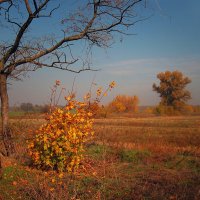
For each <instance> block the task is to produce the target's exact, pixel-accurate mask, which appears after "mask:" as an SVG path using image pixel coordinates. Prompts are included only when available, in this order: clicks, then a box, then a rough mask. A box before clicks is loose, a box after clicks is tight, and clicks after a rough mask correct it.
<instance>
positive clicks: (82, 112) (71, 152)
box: [29, 97, 93, 172]
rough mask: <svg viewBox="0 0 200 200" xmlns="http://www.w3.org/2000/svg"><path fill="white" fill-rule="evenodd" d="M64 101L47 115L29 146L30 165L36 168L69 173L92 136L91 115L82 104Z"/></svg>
mask: <svg viewBox="0 0 200 200" xmlns="http://www.w3.org/2000/svg"><path fill="white" fill-rule="evenodd" d="M68 101H69V102H68V104H67V105H66V106H65V107H64V108H56V109H55V110H54V111H53V112H52V113H51V114H49V115H48V118H47V123H46V124H44V125H43V126H41V127H40V128H39V130H37V132H36V136H35V138H34V140H33V141H32V142H31V143H30V144H29V150H30V151H29V152H30V155H31V158H32V160H33V163H34V165H36V166H37V167H39V168H43V169H49V168H51V169H56V170H58V171H64V170H67V171H68V172H71V171H73V170H74V169H75V168H77V167H78V165H79V163H80V160H81V157H82V151H83V144H84V143H85V142H86V141H87V139H88V138H89V137H90V136H91V135H92V134H93V131H92V126H93V119H92V118H91V117H92V113H91V112H90V111H89V110H87V109H86V104H85V103H83V102H78V101H76V100H73V99H70V97H69V98H68Z"/></svg>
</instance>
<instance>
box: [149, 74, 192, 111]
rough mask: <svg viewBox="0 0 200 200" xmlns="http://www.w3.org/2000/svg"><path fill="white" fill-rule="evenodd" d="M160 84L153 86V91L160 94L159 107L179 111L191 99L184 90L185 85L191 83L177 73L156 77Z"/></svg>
mask: <svg viewBox="0 0 200 200" xmlns="http://www.w3.org/2000/svg"><path fill="white" fill-rule="evenodd" d="M157 78H158V79H159V80H160V84H159V85H158V86H157V85H156V84H155V83H154V84H153V91H156V92H157V93H159V94H160V97H161V102H160V105H161V106H167V107H168V108H170V107H171V109H174V110H178V111H181V110H182V109H184V106H185V105H186V102H187V101H188V100H189V99H191V94H190V92H189V91H188V90H186V89H185V87H186V86H187V84H189V83H191V80H190V79H189V78H188V77H185V76H184V75H183V74H182V72H179V71H173V72H170V71H166V72H161V73H159V74H158V75H157Z"/></svg>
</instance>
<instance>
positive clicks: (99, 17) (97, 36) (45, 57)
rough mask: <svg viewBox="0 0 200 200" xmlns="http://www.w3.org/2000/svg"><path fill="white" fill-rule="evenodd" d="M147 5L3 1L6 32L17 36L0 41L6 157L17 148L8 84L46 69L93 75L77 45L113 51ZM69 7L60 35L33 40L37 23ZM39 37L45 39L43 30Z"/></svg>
mask: <svg viewBox="0 0 200 200" xmlns="http://www.w3.org/2000/svg"><path fill="white" fill-rule="evenodd" d="M59 3H60V4H59ZM70 4H71V7H70ZM145 4H146V1H145V0H84V1H63V0H59V1H54V0H0V24H1V27H2V28H3V29H5V30H7V31H14V33H15V34H14V37H13V38H8V37H7V38H6V39H5V40H4V39H3V40H2V41H1V42H0V97H1V116H2V136H3V141H4V146H5V150H6V154H7V156H9V155H11V154H12V153H13V148H14V147H13V143H12V140H11V138H12V135H11V131H10V130H9V126H8V109H9V101H8V93H7V83H8V79H9V78H13V79H19V78H20V77H21V76H22V75H24V73H27V72H28V71H35V70H36V69H38V68H42V67H48V68H58V69H61V70H66V71H71V72H75V73H79V72H81V71H85V70H91V69H90V61H89V59H87V58H85V59H81V58H80V56H77V55H76V54H74V52H73V45H75V44H76V43H77V41H84V45H85V44H87V47H88V49H89V50H91V47H93V46H94V45H95V46H98V47H108V46H109V45H111V44H112V41H113V40H112V39H113V37H114V36H115V34H116V33H119V34H128V28H129V27H131V26H133V25H134V24H135V23H136V22H138V21H141V20H142V18H141V17H139V15H138V13H137V11H138V12H139V11H140V9H139V6H140V8H141V6H142V7H144V6H145ZM72 5H73V6H72ZM65 6H66V17H64V18H63V19H62V21H61V22H60V25H61V29H60V33H58V30H55V31H54V30H52V33H54V36H52V35H49V36H43V37H41V39H38V38H36V39H34V38H33V37H30V34H31V31H33V30H34V29H35V26H36V25H37V23H38V24H39V23H40V21H42V20H44V19H45V20H47V19H49V20H52V17H53V16H55V13H56V12H58V10H59V9H61V8H62V9H63V7H65ZM70 9H71V10H72V13H70V12H69V10H70ZM58 24H59V23H58ZM43 26H45V24H43ZM38 32H40V33H41V34H42V32H41V31H40V28H39V27H38ZM61 33H62V37H61ZM56 34H58V35H56ZM80 61H81V62H80ZM78 66H80V67H78Z"/></svg>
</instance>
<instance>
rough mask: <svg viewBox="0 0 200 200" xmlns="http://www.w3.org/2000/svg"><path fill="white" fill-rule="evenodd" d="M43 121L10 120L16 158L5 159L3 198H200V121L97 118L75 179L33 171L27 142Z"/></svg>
mask: <svg viewBox="0 0 200 200" xmlns="http://www.w3.org/2000/svg"><path fill="white" fill-rule="evenodd" d="M43 122H44V120H43V119H40V118H38V119H23V117H22V118H20V119H17V118H14V119H12V120H11V126H12V128H13V130H14V133H15V136H14V137H15V138H14V139H15V141H16V154H15V155H14V157H12V158H6V159H5V158H4V159H2V166H3V169H2V175H1V179H0V199H5V200H12V199H35V200H36V199H39V200H40V199H41V200H42V199H50V200H51V199H58V200H59V199H74V200H75V199H81V200H82V199H99V200H100V199H102V200H103V199H105V200H107V199H108V200H109V199H113V200H114V199H115V200H116V199H119V200H120V199H122V200H131V199H133V200H137V199H141V200H143V199H145V200H146V199H149V200H150V199H152V200H153V199H154V200H159V199H160V200H165V199H169V200H175V199H182V200H183V199H184V200H192V199H196V200H197V199H200V116H176V117H138V118H126V117H115V118H108V119H96V120H95V126H94V129H95V135H94V138H93V139H92V140H91V141H90V142H89V143H88V144H87V145H86V151H85V153H84V154H85V155H84V157H85V159H84V161H83V163H82V165H81V167H80V169H79V170H78V171H77V172H76V173H75V174H73V175H72V174H67V173H64V174H62V175H60V174H56V172H53V171H50V172H44V171H41V170H37V169H34V168H32V167H30V160H29V157H28V155H27V150H26V141H27V140H31V137H32V133H31V132H30V129H31V130H34V129H36V128H37V127H38V126H39V125H40V124H42V123H43Z"/></svg>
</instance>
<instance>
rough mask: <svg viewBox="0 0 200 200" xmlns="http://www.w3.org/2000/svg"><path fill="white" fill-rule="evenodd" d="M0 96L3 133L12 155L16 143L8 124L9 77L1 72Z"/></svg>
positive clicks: (6, 148)
mask: <svg viewBox="0 0 200 200" xmlns="http://www.w3.org/2000/svg"><path fill="white" fill-rule="evenodd" d="M0 98H1V117H2V123H1V129H2V132H1V135H2V138H3V143H4V147H5V150H6V155H7V156H10V155H11V154H13V153H14V144H13V141H12V132H11V130H10V128H9V126H8V109H9V102H8V91H7V77H6V75H5V74H0Z"/></svg>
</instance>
